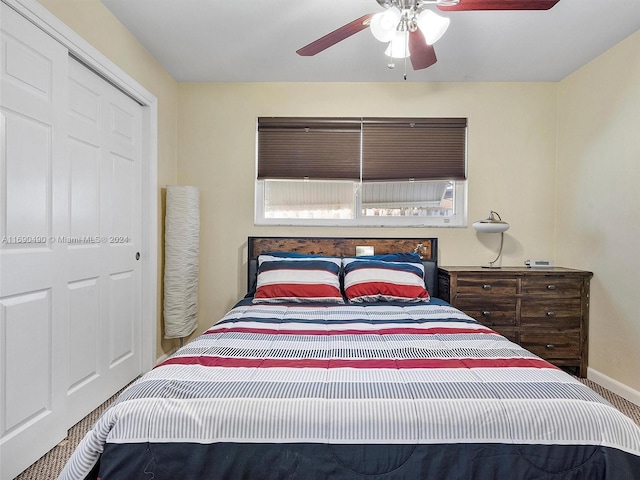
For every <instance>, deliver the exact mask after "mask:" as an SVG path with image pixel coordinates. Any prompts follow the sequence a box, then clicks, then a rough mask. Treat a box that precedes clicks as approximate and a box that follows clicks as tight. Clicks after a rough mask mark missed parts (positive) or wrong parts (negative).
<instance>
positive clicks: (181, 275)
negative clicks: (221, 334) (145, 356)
mask: <svg viewBox="0 0 640 480" xmlns="http://www.w3.org/2000/svg"><path fill="white" fill-rule="evenodd" d="M199 254H200V192H199V190H198V188H197V187H190V186H181V185H167V206H166V216H165V235H164V336H165V338H182V337H186V336H188V335H190V334H191V333H193V331H194V330H195V329H196V328H197V326H198V260H199Z"/></svg>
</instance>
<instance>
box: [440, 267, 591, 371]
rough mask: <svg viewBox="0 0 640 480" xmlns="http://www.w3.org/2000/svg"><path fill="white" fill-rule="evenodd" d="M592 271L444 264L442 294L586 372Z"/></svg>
mask: <svg viewBox="0 0 640 480" xmlns="http://www.w3.org/2000/svg"><path fill="white" fill-rule="evenodd" d="M592 275H593V274H592V273H591V272H587V271H583V270H574V269H570V268H562V267H547V268H528V267H502V268H499V269H488V268H481V267H440V268H439V270H438V295H439V296H440V298H442V299H443V300H446V301H447V302H449V303H451V304H452V305H453V306H455V307H457V308H459V309H460V310H462V311H463V312H465V313H466V314H467V315H469V316H471V317H473V318H475V319H476V320H478V321H479V322H481V323H482V324H484V325H486V326H488V327H491V328H492V329H493V330H496V331H497V332H498V333H501V334H502V335H504V336H506V337H507V338H509V339H510V340H512V341H514V342H516V343H518V344H520V345H522V346H523V347H524V348H526V349H527V350H529V351H531V352H533V353H535V354H536V355H538V356H540V357H542V358H544V359H545V360H548V361H549V362H551V363H553V364H554V365H557V366H559V367H563V368H566V369H567V370H570V371H572V372H573V373H576V374H577V375H579V376H581V377H586V376H587V358H588V357H587V354H588V352H587V346H588V345H587V339H588V332H589V282H590V280H591V277H592Z"/></svg>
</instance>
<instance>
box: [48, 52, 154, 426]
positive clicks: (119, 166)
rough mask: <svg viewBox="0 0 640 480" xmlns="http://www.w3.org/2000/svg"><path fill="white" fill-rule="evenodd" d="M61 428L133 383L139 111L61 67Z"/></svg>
mask: <svg viewBox="0 0 640 480" xmlns="http://www.w3.org/2000/svg"><path fill="white" fill-rule="evenodd" d="M69 80H70V81H69V108H68V122H67V125H68V142H67V149H68V159H69V162H68V166H69V173H68V188H69V208H68V212H69V223H68V238H61V239H59V241H60V242H62V243H63V244H64V248H65V250H66V263H67V297H68V300H69V303H68V309H69V325H68V332H69V337H68V339H67V342H68V344H69V346H70V348H69V352H68V362H69V369H68V378H67V392H66V393H67V399H68V409H67V410H68V416H67V420H68V423H69V425H73V424H74V423H75V422H77V421H78V420H80V419H81V418H82V417H84V416H85V415H86V414H87V413H88V412H90V411H91V410H93V409H94V408H95V407H96V405H97V404H99V403H101V402H102V401H104V400H105V399H106V398H108V397H109V396H110V395H112V394H113V392H114V391H117V390H118V389H119V388H120V387H122V386H123V385H124V384H126V383H127V382H128V381H129V380H131V379H132V378H134V377H135V376H136V375H138V374H139V373H140V371H141V366H140V348H139V347H138V345H139V344H140V320H139V319H140V317H141V314H140V291H141V288H140V268H139V267H140V262H139V261H138V260H137V259H136V257H137V254H138V252H139V251H140V235H141V232H140V228H141V227H140V226H141V222H140V215H141V207H140V199H141V192H140V174H141V173H140V172H141V168H140V165H141V125H142V116H141V108H142V107H141V106H140V105H138V104H137V103H136V102H135V101H133V100H132V99H131V98H129V97H128V96H127V95H125V94H124V93H122V92H120V91H119V90H118V89H116V88H115V87H114V86H112V85H111V84H109V83H107V82H106V81H104V80H103V79H102V78H100V77H98V76H97V75H96V74H94V73H93V72H91V71H90V70H88V69H87V68H86V67H85V66H83V65H82V64H80V63H78V62H77V61H75V60H73V59H69Z"/></svg>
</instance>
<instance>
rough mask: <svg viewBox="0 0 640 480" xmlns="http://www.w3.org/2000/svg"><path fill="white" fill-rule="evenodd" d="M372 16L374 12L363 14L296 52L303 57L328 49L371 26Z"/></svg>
mask: <svg viewBox="0 0 640 480" xmlns="http://www.w3.org/2000/svg"><path fill="white" fill-rule="evenodd" d="M371 17H373V13H369V14H367V15H363V16H362V17H360V18H358V19H357V20H354V21H353V22H350V23H347V24H346V25H343V26H342V27H340V28H338V29H337V30H334V31H333V32H331V33H327V34H326V35H325V36H324V37H320V38H319V39H318V40H316V41H314V42H311V43H310V44H309V45H306V46H304V47H302V48H301V49H299V50H297V51H296V53H297V54H298V55H302V56H303V57H311V56H313V55H315V54H317V53H320V52H321V51H323V50H326V49H327V48H329V47H331V46H333V45H335V44H336V43H338V42H341V41H342V40H344V39H345V38H349V37H350V36H351V35H355V34H356V33H358V32H360V31H361V30H364V29H365V28H367V27H368V26H369V23H370V20H371Z"/></svg>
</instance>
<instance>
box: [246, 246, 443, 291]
mask: <svg viewBox="0 0 640 480" xmlns="http://www.w3.org/2000/svg"><path fill="white" fill-rule="evenodd" d="M247 246H248V257H249V258H248V275H247V289H248V291H251V289H252V288H253V287H254V284H255V278H256V274H257V260H256V259H257V258H258V255H260V254H262V253H267V252H297V253H308V254H314V255H329V256H335V257H352V256H355V255H356V247H360V246H367V247H373V248H374V254H375V255H382V254H385V253H397V252H415V253H417V254H418V255H420V257H421V258H422V262H423V264H424V265H425V277H426V281H427V287H428V288H429V293H431V294H432V296H436V295H437V291H436V290H437V283H438V282H437V275H438V268H437V264H438V262H437V260H438V258H437V257H438V239H437V238H339V237H249V238H248V243H247Z"/></svg>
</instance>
